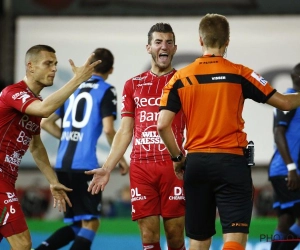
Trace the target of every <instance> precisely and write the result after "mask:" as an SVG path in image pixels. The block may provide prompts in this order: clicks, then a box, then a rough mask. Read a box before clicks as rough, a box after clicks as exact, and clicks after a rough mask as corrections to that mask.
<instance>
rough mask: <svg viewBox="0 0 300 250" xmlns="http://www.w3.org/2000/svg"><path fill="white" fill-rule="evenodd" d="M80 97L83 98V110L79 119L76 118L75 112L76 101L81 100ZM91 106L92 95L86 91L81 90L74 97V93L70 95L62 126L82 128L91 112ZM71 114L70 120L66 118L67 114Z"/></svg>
mask: <svg viewBox="0 0 300 250" xmlns="http://www.w3.org/2000/svg"><path fill="white" fill-rule="evenodd" d="M81 99H85V103H86V105H85V112H84V114H83V119H82V120H81V121H77V120H76V112H77V108H78V103H79V102H80V101H81ZM92 107H93V98H92V96H91V95H90V94H89V93H87V92H82V93H80V94H79V95H78V96H76V97H74V95H71V96H70V98H69V105H68V107H67V109H66V113H65V115H64V119H63V127H64V128H67V127H70V126H71V121H72V126H73V127H75V128H83V127H84V126H85V125H86V124H87V123H88V121H89V119H90V116H91V113H92ZM70 115H71V121H69V120H68V118H69V116H70Z"/></svg>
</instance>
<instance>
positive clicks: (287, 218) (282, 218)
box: [271, 208, 296, 250]
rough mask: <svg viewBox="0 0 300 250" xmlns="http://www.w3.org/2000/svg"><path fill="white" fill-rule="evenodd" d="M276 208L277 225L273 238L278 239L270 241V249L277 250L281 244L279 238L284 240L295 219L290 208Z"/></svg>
mask: <svg viewBox="0 0 300 250" xmlns="http://www.w3.org/2000/svg"><path fill="white" fill-rule="evenodd" d="M276 210H277V214H278V217H277V221H278V222H277V227H276V229H275V231H274V233H273V238H274V239H276V240H278V241H273V242H272V243H271V250H278V249H279V246H280V245H281V243H282V242H281V241H280V240H284V239H285V238H286V235H287V234H288V232H289V228H290V227H291V226H292V225H293V224H294V223H295V221H296V219H295V217H294V215H293V213H292V210H291V209H280V208H278V209H276Z"/></svg>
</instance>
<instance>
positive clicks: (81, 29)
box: [0, 0, 300, 250]
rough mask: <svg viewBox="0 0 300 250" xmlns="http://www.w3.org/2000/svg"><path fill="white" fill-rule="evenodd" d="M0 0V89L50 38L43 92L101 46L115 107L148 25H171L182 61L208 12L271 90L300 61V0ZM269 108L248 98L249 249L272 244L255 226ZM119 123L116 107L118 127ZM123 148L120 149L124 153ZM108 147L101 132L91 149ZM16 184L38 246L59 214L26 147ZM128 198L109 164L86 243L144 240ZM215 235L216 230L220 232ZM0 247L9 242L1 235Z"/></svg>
mask: <svg viewBox="0 0 300 250" xmlns="http://www.w3.org/2000/svg"><path fill="white" fill-rule="evenodd" d="M0 3H1V4H0V34H1V35H0V36H1V39H0V53H1V56H0V67H1V73H0V87H1V89H2V88H3V87H5V86H7V85H10V84H12V83H14V82H17V81H19V80H21V79H22V78H23V77H24V75H25V65H24V56H25V53H26V51H27V49H28V48H29V47H31V46H33V45H36V44H48V45H50V46H52V47H54V49H55V50H56V55H57V58H58V62H59V63H58V72H57V76H56V78H55V84H54V85H53V86H52V87H50V88H47V89H44V90H43V91H42V93H41V94H42V96H43V97H46V96H47V95H49V94H50V93H52V92H53V91H55V90H56V89H58V88H60V87H61V86H62V85H63V84H64V83H66V82H67V81H68V80H69V79H70V78H71V76H72V71H71V67H70V65H69V63H68V59H69V58H71V59H73V60H74V62H75V64H77V65H81V64H82V63H84V62H85V60H86V58H87V57H88V55H89V54H90V53H91V52H92V51H93V50H94V49H95V48H98V47H106V48H108V49H110V50H111V51H112V53H113V54H114V57H115V65H114V73H113V74H112V75H111V76H110V77H109V78H108V82H109V83H111V84H113V85H114V86H116V88H117V92H118V105H119V106H118V110H120V105H121V94H122V89H123V84H124V83H125V81H126V80H127V79H129V78H130V77H132V76H134V75H136V74H138V73H141V72H143V71H145V70H147V69H149V67H150V58H149V55H148V54H147V52H146V49H145V45H146V43H147V32H148V30H149V29H150V27H151V26H152V25H153V24H155V23H157V22H167V23H170V24H171V25H172V27H173V29H174V32H175V35H176V44H177V45H178V50H177V54H176V55H175V57H174V61H173V66H174V67H175V68H177V69H179V68H181V67H183V66H185V65H186V64H188V63H190V62H192V61H193V60H195V59H196V58H197V57H199V56H201V48H200V45H199V42H198V25H199V21H200V18H201V17H202V16H203V15H205V14H206V13H219V14H223V15H226V16H227V17H228V19H229V22H230V27H231V35H230V45H229V48H228V51H227V58H228V59H229V60H232V61H234V62H236V63H241V64H244V65H247V66H249V67H250V68H252V69H254V70H255V71H256V72H257V73H259V74H260V75H262V76H263V77H264V78H265V79H267V80H268V81H270V82H271V84H272V85H273V86H274V87H275V88H276V89H277V90H279V91H281V92H282V91H285V89H286V88H287V87H290V86H292V85H291V80H290V77H289V73H290V71H291V69H292V67H293V66H294V65H296V64H297V63H299V61H300V42H299V41H300V32H299V25H300V15H299V14H300V1H293V0H286V1H281V0H22V1H20V0H0ZM272 115H273V110H272V108H271V107H269V106H267V105H262V104H257V103H254V102H253V101H249V100H246V102H245V110H244V114H243V116H244V120H245V122H246V126H245V131H246V132H247V134H248V140H253V141H254V143H255V160H256V165H255V166H254V167H253V171H252V173H253V181H254V185H255V189H256V192H255V197H254V209H253V218H254V219H253V223H252V226H251V227H252V230H251V233H250V240H249V244H248V246H247V250H251V249H253V250H254V249H255V250H261V249H269V243H268V242H264V240H262V239H261V235H270V234H272V232H273V230H274V227H275V224H276V218H275V215H274V212H273V210H272V202H273V191H272V188H271V186H270V183H269V182H268V177H267V175H268V163H269V161H270V159H271V157H272V153H273V135H272V122H273V120H272ZM119 123H120V116H118V119H117V120H116V128H118V125H119ZM42 139H43V141H44V143H45V145H46V148H47V151H48V153H49V157H50V160H51V163H52V164H54V163H55V159H56V150H57V146H58V141H57V140H55V139H54V138H52V137H51V136H49V135H48V134H46V133H44V132H42ZM130 150H131V148H129V149H128V151H127V152H126V158H127V159H128V160H129V153H130ZM108 152H109V146H108V144H107V142H106V140H105V138H102V137H101V138H100V140H99V145H98V152H97V154H98V158H99V164H100V165H101V163H102V162H103V161H104V159H105V158H106V156H107V154H108ZM17 189H18V193H19V199H20V202H21V204H22V206H23V209H24V212H25V214H26V216H27V219H28V224H29V227H30V230H31V232H32V234H33V243H34V246H35V245H37V244H38V243H39V242H40V241H41V240H42V239H44V238H45V236H46V235H47V234H49V233H50V232H52V231H54V230H55V229H56V228H58V227H59V226H60V225H61V223H62V222H61V218H62V214H61V213H59V212H57V211H56V210H54V209H52V199H51V197H50V194H49V187H48V184H47V182H46V180H45V178H44V177H43V176H42V175H41V174H40V172H39V171H38V169H37V167H36V166H35V164H34V162H33V160H32V158H31V155H30V154H26V155H25V157H24V159H23V161H22V164H21V167H20V170H19V178H18V181H17ZM130 198H131V195H130V189H129V179H128V176H125V177H121V176H120V174H119V173H118V170H115V171H114V172H113V173H112V176H111V180H110V182H109V184H108V186H107V188H106V190H105V191H104V193H103V222H102V226H101V228H100V230H99V235H98V238H99V242H100V243H99V244H98V243H97V242H94V243H93V247H94V248H93V249H108V250H109V249H116V248H117V246H119V245H121V244H122V246H123V245H124V248H122V249H140V248H141V243H140V240H139V233H138V228H137V225H136V223H134V222H131V219H130V218H131V217H130V216H131V214H130V209H131V206H130ZM220 235H221V232H220V229H218V234H217V236H220ZM112 239H113V240H112ZM162 241H163V243H162V244H165V242H164V239H162ZM112 242H113V243H112ZM124 242H126V243H125V244H124ZM105 244H107V245H105ZM114 244H115V245H114ZM96 246H98V247H96ZM99 246H100V247H99ZM125 246H128V248H127V247H125ZM220 246H221V238H220V237H219V238H218V237H217V238H216V239H215V240H214V242H213V245H212V249H220ZM165 247H166V246H165ZM0 249H9V248H8V245H5V242H2V243H1V244H0ZM66 249H67V248H66ZM165 249H167V248H165Z"/></svg>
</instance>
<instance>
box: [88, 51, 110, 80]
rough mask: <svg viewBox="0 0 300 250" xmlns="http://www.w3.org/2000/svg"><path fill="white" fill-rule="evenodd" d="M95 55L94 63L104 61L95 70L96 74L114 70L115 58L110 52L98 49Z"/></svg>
mask: <svg viewBox="0 0 300 250" xmlns="http://www.w3.org/2000/svg"><path fill="white" fill-rule="evenodd" d="M93 53H94V54H95V55H94V56H93V59H92V63H93V62H95V61H98V60H101V61H102V62H101V63H100V64H98V65H97V66H96V67H95V68H94V72H96V73H100V74H105V73H107V72H108V71H110V70H111V69H112V67H113V65H114V56H113V54H112V53H111V52H110V50H108V49H105V48H97V49H95V50H94V52H93Z"/></svg>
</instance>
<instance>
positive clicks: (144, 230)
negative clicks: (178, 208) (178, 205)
mask: <svg viewBox="0 0 300 250" xmlns="http://www.w3.org/2000/svg"><path fill="white" fill-rule="evenodd" d="M137 221H138V225H139V229H140V233H141V239H142V244H143V247H144V248H145V247H148V248H145V249H150V246H151V249H154V250H160V249H161V248H160V243H159V240H160V217H159V216H158V215H153V216H148V217H144V218H140V219H138V220H137Z"/></svg>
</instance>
